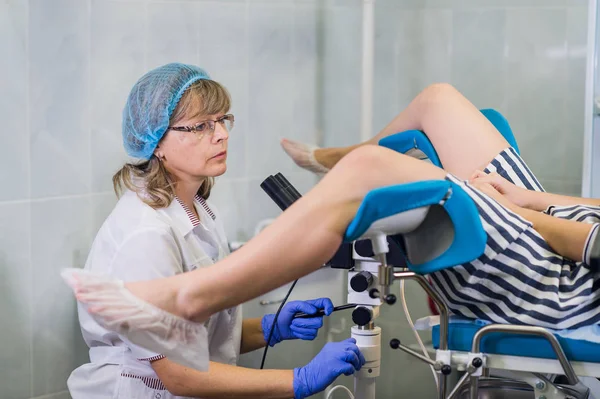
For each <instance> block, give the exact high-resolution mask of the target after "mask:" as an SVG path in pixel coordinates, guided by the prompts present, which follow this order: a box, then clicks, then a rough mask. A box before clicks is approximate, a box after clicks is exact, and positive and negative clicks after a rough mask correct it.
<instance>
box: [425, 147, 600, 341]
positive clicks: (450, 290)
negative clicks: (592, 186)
mask: <svg viewBox="0 0 600 399" xmlns="http://www.w3.org/2000/svg"><path fill="white" fill-rule="evenodd" d="M486 172H497V173H498V174H500V175H501V176H503V177H504V178H506V179H508V180H509V181H511V182H513V183H514V184H516V185H519V186H522V187H526V188H528V189H530V190H537V191H542V190H543V188H542V186H541V185H540V183H539V182H538V180H537V179H536V178H535V176H534V175H533V174H532V173H531V171H530V170H529V168H528V167H527V165H526V164H525V162H524V161H523V160H522V159H521V158H520V157H519V155H518V154H517V153H516V152H515V151H514V149H512V148H508V149H506V150H504V151H502V152H501V153H500V154H498V156H497V157H496V158H495V159H494V160H493V161H492V162H491V163H490V165H489V166H488V167H487V168H486ZM447 179H449V180H451V181H453V182H455V183H457V184H459V185H460V186H461V187H462V188H463V189H464V190H465V192H466V193H467V194H469V195H470V196H471V198H472V199H473V200H474V202H475V204H476V206H477V208H478V210H479V213H480V217H481V221H482V224H483V227H484V229H485V231H486V233H487V236H488V239H487V245H486V248H485V252H484V254H483V255H482V256H481V257H479V258H478V259H476V260H474V261H472V262H470V263H467V264H463V265H460V266H456V267H453V268H450V269H446V270H443V271H439V272H436V273H433V274H432V275H431V280H432V284H433V285H434V286H435V287H436V288H437V289H438V290H439V292H440V293H441V294H442V295H443V296H444V297H445V299H446V302H447V303H448V305H449V306H450V309H451V310H452V312H454V313H455V314H458V315H462V316H465V317H470V318H478V319H483V320H488V321H491V322H495V323H509V324H520V325H537V326H542V327H547V328H553V329H565V328H577V327H580V326H584V325H591V324H598V323H599V321H600V273H597V272H595V271H592V270H590V267H589V265H588V264H587V263H584V262H574V261H572V260H570V259H566V258H564V257H562V256H560V255H558V254H557V253H555V252H554V251H553V250H552V249H551V248H550V246H549V245H548V244H547V243H546V241H545V240H544V239H543V238H542V236H541V235H540V234H539V233H538V232H537V231H535V230H534V229H533V227H532V225H531V223H530V222H528V221H526V220H525V219H523V218H522V217H520V216H519V215H517V214H515V213H513V212H512V211H509V210H508V209H506V208H505V207H503V206H501V205H500V204H498V203H497V202H496V201H495V200H493V199H491V198H490V197H488V196H487V195H485V194H483V193H481V192H480V191H479V190H476V189H474V188H473V187H471V186H470V185H469V184H468V183H467V182H463V181H461V180H459V179H458V178H456V177H454V176H452V175H448V176H447ZM584 208H586V207H579V208H575V209H572V210H571V212H575V210H578V212H575V213H574V215H579V216H580V217H583V215H584V214H585V215H587V216H586V218H587V219H585V221H588V222H591V223H595V222H596V221H599V220H600V217H599V215H600V208H598V209H591V208H593V207H587V208H590V209H589V212H588V213H585V212H584V211H583V209H584ZM553 212H554V213H556V214H553ZM568 212H569V210H568V209H566V208H561V209H560V210H559V209H558V208H557V207H553V208H552V209H549V211H548V213H549V214H551V215H553V216H557V217H561V216H566V215H567V214H568ZM594 213H595V216H592V215H593V214H594ZM569 218H570V217H569ZM582 221H584V220H582Z"/></svg>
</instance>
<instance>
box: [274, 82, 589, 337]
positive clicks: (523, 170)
mask: <svg viewBox="0 0 600 399" xmlns="http://www.w3.org/2000/svg"><path fill="white" fill-rule="evenodd" d="M412 129H416V130H422V131H423V132H425V133H426V134H427V136H428V138H429V139H430V141H431V142H432V144H433V146H434V147H435V149H436V152H437V154H438V156H439V158H440V160H441V162H442V164H443V165H444V168H445V169H446V170H447V171H448V172H450V173H451V174H452V175H454V176H455V177H458V178H460V179H463V180H466V179H468V180H469V181H470V182H471V184H470V186H471V187H474V188H476V189H477V190H478V191H481V192H483V193H485V194H488V195H489V196H490V197H492V198H494V199H495V200H496V201H497V202H498V203H500V204H501V205H502V206H503V208H504V209H494V208H495V207H496V206H495V205H493V204H492V203H486V204H485V206H484V204H483V203H481V202H479V201H477V200H476V203H477V204H478V206H479V211H480V213H481V216H482V219H486V220H487V222H488V223H492V224H494V225H496V229H495V231H492V232H494V233H496V234H490V232H491V231H490V229H489V228H487V229H486V231H487V233H488V245H487V249H486V252H485V253H484V255H483V256H482V257H480V258H479V259H478V260H477V261H474V262H471V263H470V264H467V265H462V267H455V268H453V269H451V270H448V271H442V272H438V273H434V274H433V275H432V280H433V282H434V284H435V285H436V286H437V287H438V288H439V290H440V291H441V292H442V293H443V294H444V296H445V298H446V300H447V301H448V303H449V304H450V306H451V309H452V310H453V311H454V313H457V314H462V315H464V316H468V317H478V318H482V319H486V320H491V321H495V322H501V323H502V322H505V323H512V324H534V325H542V326H545V327H550V328H567V327H570V328H574V327H577V326H581V325H589V324H596V323H598V320H600V316H598V312H597V311H596V310H595V308H597V306H598V305H600V299H599V298H597V297H596V296H595V293H596V291H597V290H598V289H599V288H600V287H598V283H597V280H596V279H595V276H594V275H593V274H592V272H591V271H590V270H589V268H590V266H589V250H590V249H591V248H590V247H591V245H588V243H589V242H591V239H593V236H594V235H595V234H597V229H598V224H597V223H598V222H599V221H600V200H597V199H589V198H576V197H568V196H562V195H556V194H550V193H546V192H544V189H543V188H542V186H541V185H540V183H539V182H538V180H537V179H536V177H535V176H534V175H533V173H532V172H531V171H530V170H529V168H528V167H527V165H526V164H525V162H524V161H523V160H522V159H521V158H520V156H519V155H518V154H517V152H516V151H514V149H512V148H510V147H509V144H508V142H507V141H506V140H504V138H503V137H502V136H501V135H500V134H499V132H498V131H497V130H496V129H495V128H494V126H493V125H492V124H491V123H489V122H487V123H486V121H485V118H484V117H482V115H481V113H480V112H479V111H478V110H477V109H476V108H475V107H474V106H473V105H472V104H471V103H469V101H468V100H467V99H466V98H465V97H464V96H462V95H461V94H460V93H459V92H458V91H457V90H455V89H454V88H453V87H452V86H450V85H447V84H436V85H432V86H430V87H428V88H427V89H425V90H424V91H423V92H422V93H420V94H419V95H418V96H417V97H416V98H415V99H414V100H413V101H412V102H411V104H410V105H409V106H408V107H407V109H406V110H404V111H403V112H401V113H400V114H399V115H397V116H396V117H395V118H394V119H393V120H392V121H391V122H390V123H389V124H388V125H387V126H386V127H385V128H384V129H383V130H382V131H381V132H380V133H379V134H377V135H376V136H375V137H373V138H372V139H370V140H368V141H367V142H365V143H361V144H357V145H353V146H349V147H340V148H318V147H315V146H309V145H306V144H303V143H298V142H294V141H292V140H288V139H284V140H282V143H281V144H282V147H283V149H284V150H285V151H286V152H287V153H288V155H290V157H291V158H292V159H293V160H294V161H295V162H296V164H298V165H299V166H301V167H303V168H305V169H308V170H310V171H312V172H315V173H317V174H323V173H327V172H328V171H329V169H330V168H331V167H332V166H333V165H335V164H336V163H337V162H338V161H339V160H340V159H342V158H343V157H344V156H345V155H346V154H348V153H350V152H351V151H353V150H355V149H357V148H359V147H361V146H364V145H369V144H377V143H378V142H379V141H380V140H381V139H383V138H384V137H387V136H390V135H392V134H395V133H397V132H402V131H406V130H412ZM480 169H483V171H481V170H480ZM450 178H452V177H450ZM486 202H487V201H486ZM540 212H543V214H542V213H540ZM546 215H550V216H554V217H557V218H562V219H567V220H571V221H575V222H583V223H584V224H582V223H578V224H577V223H564V222H563V221H558V220H551V219H549V218H548V217H547V216H546ZM519 216H520V217H519ZM524 222H525V224H523V223H524ZM591 224H593V225H591ZM560 228H564V229H565V231H567V232H572V233H573V234H574V235H578V236H579V237H578V238H577V239H574V240H573V241H568V242H567V241H564V242H561V241H560V240H559V239H557V237H558V236H559V235H560V234H559V233H558V230H559V229H560ZM580 260H583V262H580ZM594 272H595V271H594ZM592 298H593V299H592Z"/></svg>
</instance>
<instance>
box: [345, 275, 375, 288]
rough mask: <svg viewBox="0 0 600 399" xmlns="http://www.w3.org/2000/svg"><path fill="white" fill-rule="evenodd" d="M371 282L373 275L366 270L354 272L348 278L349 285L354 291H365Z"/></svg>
mask: <svg viewBox="0 0 600 399" xmlns="http://www.w3.org/2000/svg"><path fill="white" fill-rule="evenodd" d="M372 283H373V275H372V274H371V273H369V272H367V271H364V272H360V273H358V274H355V275H354V277H352V278H351V279H350V287H352V289H353V290H354V291H356V292H363V291H366V290H367V288H369V286H370V285H371V284H372Z"/></svg>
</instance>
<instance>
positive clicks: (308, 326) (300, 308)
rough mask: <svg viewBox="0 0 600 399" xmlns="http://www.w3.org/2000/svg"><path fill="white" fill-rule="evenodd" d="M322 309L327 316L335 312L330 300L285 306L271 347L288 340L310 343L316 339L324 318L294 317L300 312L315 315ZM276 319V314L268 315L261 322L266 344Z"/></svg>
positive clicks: (291, 303) (313, 300)
mask: <svg viewBox="0 0 600 399" xmlns="http://www.w3.org/2000/svg"><path fill="white" fill-rule="evenodd" d="M320 309H323V311H324V312H325V314H326V315H327V316H329V315H330V314H331V312H333V303H331V300H330V299H329V298H319V299H311V300H309V301H292V302H290V303H288V304H287V305H285V306H284V307H283V309H281V312H280V313H279V317H278V318H277V325H276V326H275V331H273V335H272V336H271V342H269V345H271V346H274V345H275V344H278V343H279V342H281V341H283V340H286V339H304V340H309V341H310V340H313V339H315V338H316V336H317V332H318V330H319V328H321V327H323V317H322V316H318V317H311V318H309V319H294V315H295V314H296V313H300V312H304V313H306V314H314V313H317V312H318V311H319V310H320ZM274 319H275V315H274V314H267V315H264V316H263V318H262V320H261V326H262V331H263V336H264V337H265V342H267V340H268V339H269V334H270V332H271V327H272V326H273V320H274Z"/></svg>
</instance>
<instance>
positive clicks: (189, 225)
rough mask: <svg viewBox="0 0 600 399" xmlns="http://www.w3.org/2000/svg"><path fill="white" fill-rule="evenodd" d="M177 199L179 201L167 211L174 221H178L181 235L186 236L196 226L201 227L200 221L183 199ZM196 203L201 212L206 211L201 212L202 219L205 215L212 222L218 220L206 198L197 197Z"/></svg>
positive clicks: (172, 204)
mask: <svg viewBox="0 0 600 399" xmlns="http://www.w3.org/2000/svg"><path fill="white" fill-rule="evenodd" d="M175 199H176V200H177V201H173V202H172V203H171V205H169V206H168V207H167V208H166V211H167V213H168V214H170V216H171V217H172V218H173V219H176V220H177V222H178V223H177V225H178V226H179V229H180V231H181V233H182V234H183V235H184V236H185V235H187V234H188V233H189V232H191V231H192V230H193V229H194V228H195V227H196V226H198V225H200V219H199V218H198V216H196V213H195V212H193V211H192V210H191V209H190V208H189V207H188V206H187V205H186V204H185V203H184V202H183V201H182V200H181V199H179V198H178V197H175ZM194 203H197V204H198V205H200V208H201V210H203V211H204V212H199V215H200V218H202V214H203V213H205V214H206V215H208V216H209V217H210V218H211V219H212V220H215V219H216V215H215V213H214V212H213V211H212V210H211V209H210V207H209V206H208V204H207V202H206V200H205V199H204V198H202V197H200V196H198V195H196V196H195V197H194ZM182 211H183V212H182Z"/></svg>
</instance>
